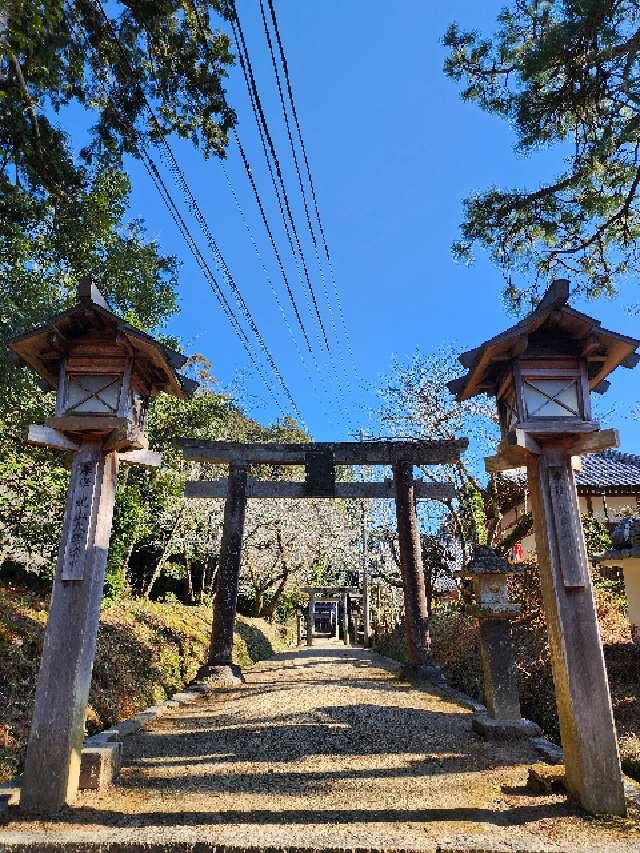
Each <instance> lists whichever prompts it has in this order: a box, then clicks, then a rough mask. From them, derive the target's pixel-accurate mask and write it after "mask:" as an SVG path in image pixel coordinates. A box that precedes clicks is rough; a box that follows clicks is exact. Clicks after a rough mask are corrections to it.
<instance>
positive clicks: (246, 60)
mask: <svg viewBox="0 0 640 853" xmlns="http://www.w3.org/2000/svg"><path fill="white" fill-rule="evenodd" d="M230 8H231V10H232V12H233V17H232V18H231V27H232V30H233V35H234V40H235V43H236V49H237V51H238V56H239V57H242V59H241V61H240V65H241V68H242V70H243V74H244V78H245V83H246V85H247V89H248V91H249V96H250V98H251V100H252V105H254V104H255V110H254V115H255V117H256V121H257V122H258V123H259V124H261V125H262V130H263V131H264V137H265V139H266V141H267V146H268V149H269V151H270V154H271V157H272V160H273V164H274V165H275V170H276V174H277V176H278V181H279V184H280V191H281V193H282V198H283V201H284V208H285V210H286V213H287V219H288V222H289V227H290V229H291V233H292V234H293V238H294V240H295V245H296V246H297V256H298V258H299V260H300V262H301V264H302V268H303V270H304V276H305V280H306V283H307V288H308V290H309V295H310V297H311V301H312V303H313V307H314V310H315V314H316V318H317V320H318V324H319V326H320V329H321V332H322V337H323V340H324V344H325V347H326V349H327V350H330V349H331V347H330V345H329V338H328V336H327V331H326V328H325V324H324V321H323V319H322V315H321V312H320V306H319V304H318V300H317V297H316V293H315V290H314V288H313V284H312V283H311V277H310V275H309V269H308V266H307V262H306V259H305V255H304V251H303V248H302V243H301V241H300V235H299V234H298V229H297V228H296V224H295V220H294V218H293V213H292V211H291V204H290V202H289V196H288V193H287V189H286V186H285V183H284V177H283V174H282V168H281V165H280V160H279V158H278V155H277V152H276V149H275V145H274V143H273V138H272V136H271V132H270V130H269V125H268V122H267V119H266V115H265V112H264V108H263V106H262V100H261V98H260V93H259V91H258V86H257V84H256V80H255V75H254V73H253V65H252V63H251V58H250V56H249V50H248V47H247V42H246V39H245V36H244V31H243V29H242V24H241V23H240V18H239V16H238V11H237V7H236V3H235V2H234V0H231V3H230ZM291 249H292V252H293V255H294V257H296V250H295V248H294V246H293V243H291Z"/></svg>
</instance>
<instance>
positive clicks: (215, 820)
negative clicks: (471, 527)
mask: <svg viewBox="0 0 640 853" xmlns="http://www.w3.org/2000/svg"><path fill="white" fill-rule="evenodd" d="M396 669H397V668H396V667H395V666H394V665H393V664H392V663H391V662H390V661H388V660H387V659H385V658H381V657H380V656H378V655H376V654H374V653H372V652H369V651H367V650H364V649H356V648H353V649H346V648H345V647H344V646H342V645H340V644H339V643H338V642H337V641H323V642H322V645H320V644H318V645H315V646H314V647H313V648H312V649H306V648H305V649H301V650H297V651H291V652H285V653H281V654H279V655H277V656H276V657H274V658H272V659H271V660H268V661H264V662H262V663H259V664H257V665H256V666H254V667H253V668H252V669H251V670H249V671H248V672H247V673H246V684H244V685H242V686H241V687H238V688H221V689H220V690H218V691H216V693H215V694H214V695H212V696H210V697H207V698H203V699H201V700H199V701H198V703H197V704H196V705H192V706H189V707H183V708H180V709H177V710H175V711H174V712H172V713H170V714H168V715H166V716H164V717H162V718H160V719H159V720H157V721H155V722H154V723H152V724H149V725H148V726H147V727H146V729H145V730H144V731H143V732H142V733H141V734H140V735H137V736H133V737H129V738H127V739H126V740H125V753H124V768H123V771H122V776H121V779H120V782H119V783H118V784H117V785H116V786H114V787H113V788H112V789H111V790H109V791H108V792H104V793H99V794H91V793H89V792H87V793H84V794H82V795H81V797H80V798H79V800H78V802H77V804H76V806H75V807H73V808H70V809H66V810H65V811H64V812H62V813H61V814H60V815H59V816H58V817H57V818H56V819H55V820H52V821H48V822H46V823H40V822H38V823H34V822H29V821H27V820H26V819H25V818H22V819H21V818H20V816H19V813H16V814H15V815H14V816H12V818H11V820H10V822H9V824H7V825H5V826H4V828H3V829H2V831H0V850H10V849H11V846H10V845H11V844H16V843H21V842H22V843H23V844H26V845H30V846H31V849H34V850H35V849H37V846H36V843H37V842H39V841H42V840H44V839H47V840H48V841H50V842H51V841H58V842H62V841H65V842H75V843H76V845H79V847H78V848H77V849H86V850H90V849H91V848H92V845H93V844H96V843H98V842H102V843H108V842H111V843H114V842H118V841H125V840H126V841H129V842H131V841H135V842H140V843H153V842H155V843H159V842H170V841H181V842H185V843H191V842H193V843H195V842H203V841H207V842H209V843H211V844H217V845H223V844H224V845H229V846H234V847H246V846H261V847H287V848H291V847H296V848H315V849H324V850H327V849H333V850H336V849H345V848H351V849H353V848H374V849H385V850H396V851H397V850H407V849H410V850H434V851H435V850H436V849H438V850H443V851H444V850H475V851H483V850H504V851H507V850H508V851H512V853H513V851H517V850H522V851H571V853H577V851H593V850H599V851H605V850H612V851H613V850H616V851H617V850H620V851H627V850H628V851H632V850H633V851H637V850H639V849H640V824H639V823H638V822H637V820H636V819H635V817H636V816H632V817H630V818H629V819H626V820H621V819H600V818H598V819H594V818H589V817H587V816H586V815H585V814H584V813H582V812H581V811H580V810H579V809H577V808H576V807H575V806H572V805H571V804H570V803H569V802H568V801H567V799H566V797H565V796H564V795H563V794H554V795H548V796H547V795H532V794H531V793H530V792H529V791H528V790H527V788H526V780H527V770H528V767H529V766H530V765H531V764H533V763H536V762H538V761H539V760H540V758H539V756H538V755H537V754H536V752H535V751H534V750H533V748H532V747H531V746H530V744H529V743H528V741H525V742H521V743H517V744H513V743H511V744H509V743H505V744H496V743H487V742H484V741H481V740H480V739H479V738H478V737H477V736H476V735H475V734H474V733H473V732H472V731H471V713H470V712H469V711H467V710H465V709H464V708H462V707H460V706H459V705H457V704H455V703H452V702H451V701H450V700H448V699H446V698H443V697H442V695H441V694H439V693H438V691H437V690H434V689H428V688H426V687H416V686H414V685H411V684H409V683H407V682H404V681H402V680H401V679H400V678H399V676H398V674H397V671H396ZM23 849H28V848H27V847H25V848H23Z"/></svg>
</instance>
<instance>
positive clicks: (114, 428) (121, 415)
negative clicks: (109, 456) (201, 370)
mask: <svg viewBox="0 0 640 853" xmlns="http://www.w3.org/2000/svg"><path fill="white" fill-rule="evenodd" d="M9 346H10V348H11V350H12V351H13V352H14V353H15V354H16V355H17V356H18V357H19V358H20V360H21V361H23V362H24V363H26V364H28V365H29V366H30V367H32V368H33V369H34V370H35V371H36V372H37V373H38V374H39V376H40V377H41V378H42V379H43V380H44V386H45V387H46V388H47V389H56V391H57V393H56V411H55V415H53V416H52V417H51V418H49V419H48V421H47V426H48V427H52V428H54V429H55V430H58V431H59V432H61V433H64V434H67V435H69V436H71V437H72V438H74V439H75V438H77V437H79V436H83V437H84V438H87V437H89V438H91V439H95V440H104V441H106V443H107V445H108V447H110V448H111V449H114V450H135V449H144V448H146V447H147V441H146V438H145V436H144V434H143V431H144V426H145V417H146V413H147V409H148V405H149V399H150V398H151V397H153V396H155V395H156V394H158V393H159V392H160V391H167V392H168V393H170V394H172V395H174V396H176V397H185V396H187V394H189V393H190V392H191V391H192V390H193V388H194V387H195V386H196V383H194V382H193V381H192V380H190V379H188V378H187V377H185V376H181V375H180V374H179V373H177V372H176V368H179V367H182V366H183V365H184V363H185V362H186V358H185V356H183V355H181V354H180V353H178V352H175V351H174V350H172V349H170V348H169V347H166V346H164V344H161V343H160V342H159V341H157V340H155V339H154V338H152V337H150V336H149V335H146V334H145V333H144V332H141V331H140V330H139V329H136V328H135V327H133V326H131V325H130V324H128V323H126V322H125V321H124V320H122V319H121V318H120V317H118V316H117V315H115V314H113V313H112V312H111V311H109V309H108V307H107V304H106V302H105V301H104V299H103V297H102V295H101V294H100V292H99V290H98V289H97V288H96V287H95V285H93V284H91V282H89V281H88V280H84V281H82V282H81V284H80V287H79V292H78V304H77V305H76V306H75V307H74V308H72V309H70V310H69V311H65V312H63V313H61V314H58V315H57V316H56V317H53V318H51V319H50V320H49V321H48V322H47V324H46V325H45V326H43V327H41V328H39V329H36V330H35V331H32V332H29V333H28V334H26V335H23V336H21V337H18V338H14V339H13V340H12V341H11V342H10V343H9Z"/></svg>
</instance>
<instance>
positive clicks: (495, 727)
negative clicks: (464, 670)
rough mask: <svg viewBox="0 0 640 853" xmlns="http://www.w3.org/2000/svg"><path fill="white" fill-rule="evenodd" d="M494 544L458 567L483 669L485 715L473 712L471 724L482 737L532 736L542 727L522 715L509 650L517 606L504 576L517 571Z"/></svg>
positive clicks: (514, 667) (516, 673)
mask: <svg viewBox="0 0 640 853" xmlns="http://www.w3.org/2000/svg"><path fill="white" fill-rule="evenodd" d="M518 570H519V569H518V568H517V567H516V566H512V565H510V564H509V563H508V562H507V561H506V560H505V559H504V557H501V556H500V555H499V554H498V553H497V552H496V551H494V550H493V548H489V547H487V546H486V545H479V546H477V547H476V548H475V549H474V551H473V555H472V557H471V560H470V561H469V562H468V563H467V565H466V566H465V568H464V569H463V570H462V574H463V577H466V578H468V579H470V580H471V584H472V587H473V601H472V602H471V603H470V604H468V605H466V606H465V613H468V614H470V615H472V616H475V617H476V618H477V619H478V621H479V623H480V654H481V657H482V670H483V674H484V695H485V702H486V704H487V710H488V714H476V715H475V716H474V718H473V721H472V726H473V728H474V730H475V731H476V732H478V734H481V735H482V736H483V737H486V738H494V739H499V740H509V739H514V738H520V737H531V736H534V735H537V734H539V733H540V729H539V728H538V726H536V724H535V723H532V722H531V721H530V720H524V719H522V716H521V714H520V693H519V690H518V670H517V667H516V660H515V656H514V653H513V639H512V635H511V621H510V620H511V619H512V618H513V617H514V616H515V615H517V614H518V613H519V612H520V605H519V604H516V603H515V602H513V601H510V600H509V586H508V578H509V575H510V574H513V573H514V572H516V571H518Z"/></svg>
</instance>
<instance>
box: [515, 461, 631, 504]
mask: <svg viewBox="0 0 640 853" xmlns="http://www.w3.org/2000/svg"><path fill="white" fill-rule="evenodd" d="M503 476H504V478H505V480H507V481H509V480H510V481H511V482H512V483H514V485H516V487H522V486H524V485H525V483H526V481H527V472H526V470H525V469H524V468H518V469H515V470H513V471H505V473H504V474H503ZM576 485H577V487H578V491H590V490H598V489H615V490H616V491H617V492H619V493H620V494H624V493H625V488H628V489H630V490H633V491H638V490H640V456H638V455H636V454H635V453H621V452H620V451H619V450H603V451H602V453H589V454H587V455H585V456H583V457H582V470H580V471H578V472H577V473H576Z"/></svg>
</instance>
